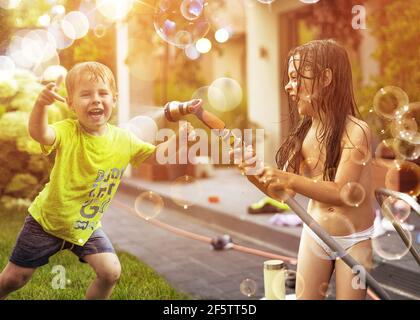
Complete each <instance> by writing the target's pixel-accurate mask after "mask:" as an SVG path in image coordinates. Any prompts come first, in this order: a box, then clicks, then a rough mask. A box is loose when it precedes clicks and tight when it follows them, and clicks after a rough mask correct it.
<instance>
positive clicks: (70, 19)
mask: <svg viewBox="0 0 420 320" xmlns="http://www.w3.org/2000/svg"><path fill="white" fill-rule="evenodd" d="M60 24H61V28H62V30H63V32H64V34H65V35H66V36H67V37H68V38H69V39H81V38H83V37H84V36H85V35H86V34H87V33H88V31H89V20H88V18H87V17H86V16H85V15H84V14H83V13H82V12H80V11H71V12H69V13H68V14H66V15H65V16H64V18H63V19H62V20H61V22H60Z"/></svg>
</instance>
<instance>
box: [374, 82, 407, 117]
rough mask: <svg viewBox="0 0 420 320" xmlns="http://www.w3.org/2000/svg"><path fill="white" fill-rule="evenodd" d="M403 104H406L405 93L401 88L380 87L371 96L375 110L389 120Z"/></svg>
mask: <svg viewBox="0 0 420 320" xmlns="http://www.w3.org/2000/svg"><path fill="white" fill-rule="evenodd" d="M405 105H408V96H407V94H406V93H405V92H404V91H403V90H402V89H401V88H398V87H395V86H387V87H384V88H381V89H380V90H379V91H378V92H377V93H376V95H375V97H374V98H373V109H374V110H375V112H376V113H377V114H378V115H380V116H382V117H384V118H386V119H390V120H393V119H394V118H395V113H396V112H397V110H398V109H400V108H402V107H403V106H405Z"/></svg>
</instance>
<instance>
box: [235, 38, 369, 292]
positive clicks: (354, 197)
mask: <svg viewBox="0 0 420 320" xmlns="http://www.w3.org/2000/svg"><path fill="white" fill-rule="evenodd" d="M286 70H287V76H286V77H285V78H286V80H285V87H284V88H285V90H286V93H287V95H288V99H289V109H290V117H291V119H290V128H291V129H290V133H289V135H288V137H287V138H286V139H285V141H284V142H283V144H282V145H281V147H280V149H279V150H278V152H277V155H276V162H277V167H278V168H271V167H265V168H264V169H263V170H262V172H261V173H260V174H257V175H255V171H254V172H253V173H250V174H247V177H248V179H249V180H250V181H251V182H252V183H254V184H255V185H256V186H257V187H258V188H259V189H260V190H261V191H263V192H264V193H266V194H267V195H268V196H270V197H272V198H275V199H280V200H284V199H285V197H293V196H294V195H295V194H296V193H299V194H302V195H304V196H306V197H308V198H309V199H310V201H309V204H308V208H307V211H308V212H309V214H310V215H311V216H312V217H313V219H314V220H315V221H316V222H317V223H319V224H320V225H321V226H322V227H323V228H324V229H325V230H326V231H327V232H328V233H329V234H330V235H331V236H332V237H333V238H334V240H336V241H337V242H338V243H339V244H340V245H341V246H342V247H343V248H344V249H345V250H346V251H347V252H349V253H350V254H351V255H352V256H353V257H354V258H355V259H356V260H357V261H358V262H360V263H361V264H362V265H363V267H364V268H365V269H366V270H369V268H370V266H371V260H372V248H371V238H372V236H373V221H374V211H373V205H372V190H371V188H372V186H371V183H372V172H371V171H372V169H371V156H370V155H371V153H370V150H371V132H370V129H369V127H368V126H367V125H366V123H365V122H363V121H362V120H360V119H358V117H357V114H358V112H357V107H356V104H355V101H354V95H353V87H352V74H351V66H350V62H349V58H348V55H347V52H346V50H345V49H344V48H343V47H342V46H340V45H339V44H338V43H337V42H335V41H334V40H315V41H311V42H309V43H306V44H304V45H302V46H299V47H297V48H295V49H293V50H292V51H291V52H290V53H289V55H288V59H287V68H286ZM248 154H249V153H248ZM251 154H252V153H251ZM246 160H247V161H246V162H244V163H243V164H241V169H242V170H244V171H245V173H249V172H251V171H249V169H251V166H254V164H253V163H254V161H249V160H250V156H249V157H248V158H247V159H246ZM255 160H256V159H255ZM254 169H255V167H254V168H253V170H254ZM334 270H335V275H336V298H337V299H364V298H365V296H366V285H365V284H364V283H363V274H361V273H363V270H364V269H363V268H362V267H361V266H360V268H359V269H357V270H351V269H350V268H349V267H348V266H347V265H346V264H345V263H344V262H343V261H342V260H341V259H340V257H339V256H338V254H337V253H336V252H332V251H331V250H330V248H329V247H328V246H327V245H326V244H325V243H324V242H323V241H322V240H321V239H320V238H319V237H318V236H317V235H316V234H315V233H314V232H313V231H312V230H311V229H310V226H307V225H304V228H303V231H302V235H301V239H300V245H299V253H298V265H297V282H296V296H297V298H298V299H323V298H325V295H326V291H327V288H328V284H329V282H330V279H331V276H332V274H333V272H334Z"/></svg>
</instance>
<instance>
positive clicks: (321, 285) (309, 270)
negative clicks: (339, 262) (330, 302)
mask: <svg viewBox="0 0 420 320" xmlns="http://www.w3.org/2000/svg"><path fill="white" fill-rule="evenodd" d="M315 251H316V252H318V255H317V254H316V253H315ZM324 252H325V251H324V250H323V249H322V248H321V247H320V246H319V245H318V244H317V243H316V242H315V240H314V239H313V238H312V237H311V236H310V235H309V234H308V233H307V232H306V231H305V230H304V231H303V232H302V236H301V240H300V245H299V254H298V264H297V277H296V299H298V300H323V299H324V298H325V293H326V287H327V286H328V283H329V282H330V278H331V274H332V272H333V269H334V261H331V260H327V259H323V258H321V256H320V254H321V253H322V254H323V255H326V254H325V253H324Z"/></svg>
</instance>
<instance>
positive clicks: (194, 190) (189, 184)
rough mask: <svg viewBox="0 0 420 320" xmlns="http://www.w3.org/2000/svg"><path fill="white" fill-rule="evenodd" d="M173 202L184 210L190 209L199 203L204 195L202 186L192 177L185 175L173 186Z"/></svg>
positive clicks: (173, 183)
mask: <svg viewBox="0 0 420 320" xmlns="http://www.w3.org/2000/svg"><path fill="white" fill-rule="evenodd" d="M170 195H171V199H172V201H173V202H174V203H175V204H177V205H179V206H180V207H182V208H184V209H188V208H189V207H191V206H193V205H194V204H195V203H197V201H199V200H200V199H199V198H200V196H201V195H202V188H201V184H200V183H199V182H198V181H197V179H195V178H194V177H192V176H189V175H184V176H181V177H178V178H177V179H175V180H174V181H173V182H172V184H171V192H170Z"/></svg>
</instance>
